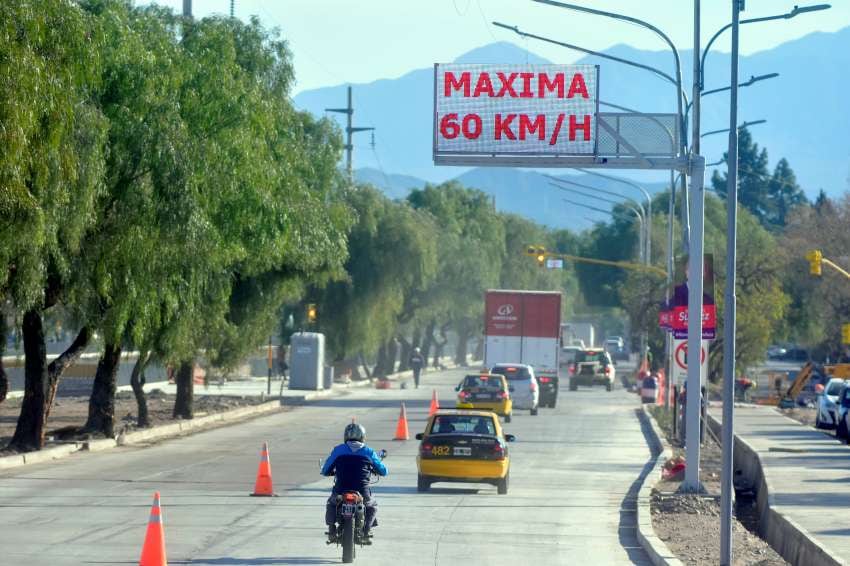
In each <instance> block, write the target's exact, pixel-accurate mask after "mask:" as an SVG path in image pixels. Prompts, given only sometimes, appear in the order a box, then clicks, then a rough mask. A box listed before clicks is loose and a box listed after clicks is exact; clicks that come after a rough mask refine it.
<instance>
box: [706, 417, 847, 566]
mask: <svg viewBox="0 0 850 566" xmlns="http://www.w3.org/2000/svg"><path fill="white" fill-rule="evenodd" d="M706 416H707V421H708V426H709V428H711V429H712V430H713V431H714V432H715V434H717V435H718V437H719V436H720V431H721V423H720V421H718V420H717V418H716V417H714V416H713V415H712V414H711V413H708V414H707V415H706ZM797 424H799V423H797ZM800 426H803V425H800ZM733 461H734V465H735V473H736V474H737V473H738V471H740V472H741V474H742V475H743V476H744V477H745V478H747V480H749V481H750V482H752V484H753V485H754V486H755V488H756V506H757V508H758V513H759V530H760V533H759V534H760V535H761V536H762V538H764V540H765V541H767V543H768V544H769V545H770V546H771V547H773V549H774V550H775V551H776V552H778V553H779V555H780V556H782V558H784V559H785V560H787V561H788V562H790V563H791V564H805V565H806V566H847V563H846V562H845V561H843V560H841V559H839V558H834V557H833V556H834V553H833V552H831V551H830V550H829V549H828V548H827V547H826V546H825V545H824V544H823V543H822V542H820V541H819V540H818V539H817V538H815V537H814V536H813V535H812V534H811V533H809V532H808V531H807V530H806V529H805V528H803V527H802V526H800V525H798V524H797V523H796V522H795V521H794V520H793V519H791V518H789V517H786V516H785V515H784V514H783V513H782V512H781V511H778V510H777V509H776V503H775V500H774V494H775V490H774V489H773V486H772V485H771V482H770V477H769V474H768V471H767V469H766V468H765V467H764V465H763V463H762V460H761V457H760V456H759V453H758V451H757V450H755V449H754V448H753V447H752V446H750V444H749V443H747V441H746V440H744V439H743V438H741V437H739V436H738V435H737V434H736V435H735V446H734V449H733Z"/></svg>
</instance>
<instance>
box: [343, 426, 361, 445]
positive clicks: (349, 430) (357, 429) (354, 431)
mask: <svg viewBox="0 0 850 566" xmlns="http://www.w3.org/2000/svg"><path fill="white" fill-rule="evenodd" d="M349 440H356V441H357V442H365V441H366V429H365V428H363V426H362V425H359V424H357V423H351V424H350V425H348V426H346V427H345V441H346V442H348V441H349Z"/></svg>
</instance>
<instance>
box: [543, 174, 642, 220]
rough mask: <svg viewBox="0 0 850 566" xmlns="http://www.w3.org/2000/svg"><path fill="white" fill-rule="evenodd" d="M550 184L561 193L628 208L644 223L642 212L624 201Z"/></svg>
mask: <svg viewBox="0 0 850 566" xmlns="http://www.w3.org/2000/svg"><path fill="white" fill-rule="evenodd" d="M549 184H550V185H551V186H553V187H555V188H556V189H559V190H561V191H566V192H568V193H575V194H577V195H581V196H583V197H587V198H592V199H596V200H601V201H602V202H607V203H610V204H614V205H622V206H624V207H625V208H628V209H629V210H631V211H633V212H634V213H635V214H637V215H638V217H639V218H640V219H641V221H643V214H641V212H640V210H638V209H637V208H635V207H633V206H630V205H627V204H624V203H623V201H620V200H614V199H610V198H605V197H601V196H599V195H594V194H592V193H586V192H584V191H579V190H578V189H571V188H569V187H562V186H560V185H558V184H555V183H549ZM634 204H637V203H634Z"/></svg>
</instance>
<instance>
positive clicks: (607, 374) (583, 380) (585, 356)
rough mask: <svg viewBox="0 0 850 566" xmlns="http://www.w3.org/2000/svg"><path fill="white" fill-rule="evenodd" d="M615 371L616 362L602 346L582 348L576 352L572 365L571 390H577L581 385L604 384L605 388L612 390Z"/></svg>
mask: <svg viewBox="0 0 850 566" xmlns="http://www.w3.org/2000/svg"><path fill="white" fill-rule="evenodd" d="M615 372H616V370H615V369H614V362H613V361H612V360H611V356H610V354H608V352H606V351H605V350H603V349H602V348H588V349H587V350H582V351H580V352H579V353H578V354H576V359H575V361H574V362H573V365H572V366H570V391H575V390H576V389H578V386H579V385H587V386H593V385H604V386H605V389H607V390H608V391H611V389H613V387H614V376H615Z"/></svg>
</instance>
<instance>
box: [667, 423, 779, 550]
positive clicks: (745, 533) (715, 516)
mask: <svg viewBox="0 0 850 566" xmlns="http://www.w3.org/2000/svg"><path fill="white" fill-rule="evenodd" d="M657 420H658V422H659V425H661V428H662V429H663V430H664V432H665V433H666V434H667V436H668V438H667V440H668V442H669V443H670V445H671V446H672V447H673V454H674V457H675V456H679V455H681V456H684V450H683V449H682V447H681V444H680V443H679V442H678V441H676V440H675V439H671V438H670V434H669V419H665V418H664V417H663V416H662V417H661V418H658V419H657ZM700 456H701V460H702V462H701V466H700V470H701V474H700V475H701V478H702V482H703V486H704V487H705V490H706V493H705V494H701V495H692V494H681V493H678V490H679V487H680V485H681V482H680V481H660V482H658V483H657V484H656V485H655V488H654V489H653V494H652V502H651V512H652V526H653V528H654V529H655V533H656V534H657V535H658V537H659V538H660V539H661V540H663V541H664V542H665V543H666V544H667V546H668V547H669V548H670V550H671V551H672V552H673V553H674V554H676V556H677V557H678V558H679V559H680V560H681V561H682V562H683V563H685V564H689V565H692V564H693V565H700V566H702V565H706V566H708V565H714V564H718V563H719V562H720V464H721V459H722V453H721V450H720V445H719V444H718V443H717V442H715V440H714V439H713V438H711V436H710V435H709V434H707V431H706V439H705V442H704V444H703V446H702V449H701V451H700ZM750 509H752V506H748V505H745V504H744V502H743V499H742V498H739V504H738V508H737V509H735V510H734V513H735V515H736V516H735V521H734V523H733V535H732V544H733V547H732V556H733V563H734V564H736V565H740V566H756V565H758V566H782V565H785V564H787V562H786V561H785V560H784V559H783V558H782V557H781V556H779V554H777V553H776V551H774V550H773V549H772V548H771V547H770V546H769V545H768V544H767V543H766V542H765V541H764V540H762V539H761V538H759V536H758V535H757V534H756V533H755V532H753V531H755V530H756V529H757V528H758V525H757V524H755V522H754V519H755V516H754V515H751V514H750V513H748V511H749V510H750ZM745 525H746V526H745Z"/></svg>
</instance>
